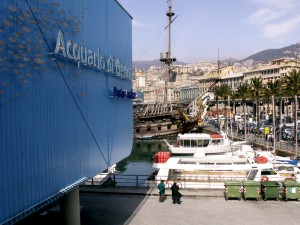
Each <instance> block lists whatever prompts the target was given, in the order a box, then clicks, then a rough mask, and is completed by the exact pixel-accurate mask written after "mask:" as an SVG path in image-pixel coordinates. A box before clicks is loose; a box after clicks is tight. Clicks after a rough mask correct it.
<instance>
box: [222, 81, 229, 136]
mask: <svg viewBox="0 0 300 225" xmlns="http://www.w3.org/2000/svg"><path fill="white" fill-rule="evenodd" d="M220 91H221V95H222V98H223V99H224V101H225V104H224V105H225V124H226V130H227V133H228V121H227V107H226V104H227V102H228V98H229V95H230V91H231V88H230V87H229V86H228V84H222V85H221V86H220ZM229 107H230V106H229Z"/></svg>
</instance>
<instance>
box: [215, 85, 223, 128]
mask: <svg viewBox="0 0 300 225" xmlns="http://www.w3.org/2000/svg"><path fill="white" fill-rule="evenodd" d="M214 95H215V98H216V101H217V121H218V129H220V119H219V98H221V97H222V90H221V88H220V86H215V87H214Z"/></svg>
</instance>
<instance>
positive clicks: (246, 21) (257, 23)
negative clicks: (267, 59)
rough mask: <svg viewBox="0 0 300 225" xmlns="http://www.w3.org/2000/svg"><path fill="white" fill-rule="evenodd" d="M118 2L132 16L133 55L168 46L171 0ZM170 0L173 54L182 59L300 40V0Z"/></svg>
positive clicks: (147, 56)
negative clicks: (167, 13)
mask: <svg viewBox="0 0 300 225" xmlns="http://www.w3.org/2000/svg"><path fill="white" fill-rule="evenodd" d="M118 2H119V3H120V4H121V5H122V6H123V7H124V8H125V10H126V11H127V12H128V13H129V14H130V15H131V16H132V17H133V20H132V51H133V60H134V61H141V60H155V59H159V57H160V53H161V52H166V51H167V48H168V29H165V27H166V26H167V24H168V17H167V16H166V12H167V10H168V4H169V3H168V2H167V0H118ZM171 2H172V9H173V12H175V16H177V17H176V19H175V20H174V21H173V23H172V25H171V28H172V31H171V54H172V57H176V58H177V60H178V61H181V62H186V63H196V62H199V61H203V60H217V59H218V55H219V58H220V60H222V59H228V58H229V57H233V58H236V59H239V60H241V59H243V58H246V57H248V56H250V55H252V54H255V53H257V52H260V51H263V50H266V49H277V48H282V47H286V46H289V45H292V44H296V43H298V42H299V41H300V10H299V9H300V0H171ZM175 16H173V18H175ZM218 52H219V53H218Z"/></svg>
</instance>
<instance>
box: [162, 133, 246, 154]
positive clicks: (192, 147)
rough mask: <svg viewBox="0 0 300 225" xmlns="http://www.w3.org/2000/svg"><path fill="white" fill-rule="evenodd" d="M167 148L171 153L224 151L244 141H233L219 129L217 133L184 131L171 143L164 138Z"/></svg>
mask: <svg viewBox="0 0 300 225" xmlns="http://www.w3.org/2000/svg"><path fill="white" fill-rule="evenodd" d="M165 142H166V143H167V144H168V149H169V151H170V152H171V153H172V154H195V153H197V154H198V155H200V154H206V153H224V152H231V151H233V149H238V145H242V144H245V143H246V142H245V141H239V142H233V141H231V140H230V139H229V138H228V136H227V134H225V133H224V132H222V131H221V133H217V134H208V133H185V134H178V137H177V141H176V143H175V144H173V145H171V144H169V143H168V142H167V141H166V140H165Z"/></svg>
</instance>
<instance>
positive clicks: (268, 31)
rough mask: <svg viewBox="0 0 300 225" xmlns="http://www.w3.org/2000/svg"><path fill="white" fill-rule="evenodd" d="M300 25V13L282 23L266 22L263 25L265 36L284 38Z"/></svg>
mask: <svg viewBox="0 0 300 225" xmlns="http://www.w3.org/2000/svg"><path fill="white" fill-rule="evenodd" d="M299 26H300V15H297V16H296V17H293V18H291V19H289V20H284V21H283V22H281V23H273V24H266V25H265V26H264V27H263V36H264V37H266V38H282V37H285V36H288V35H289V34H290V33H291V32H293V31H294V30H296V29H297V27H299Z"/></svg>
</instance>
